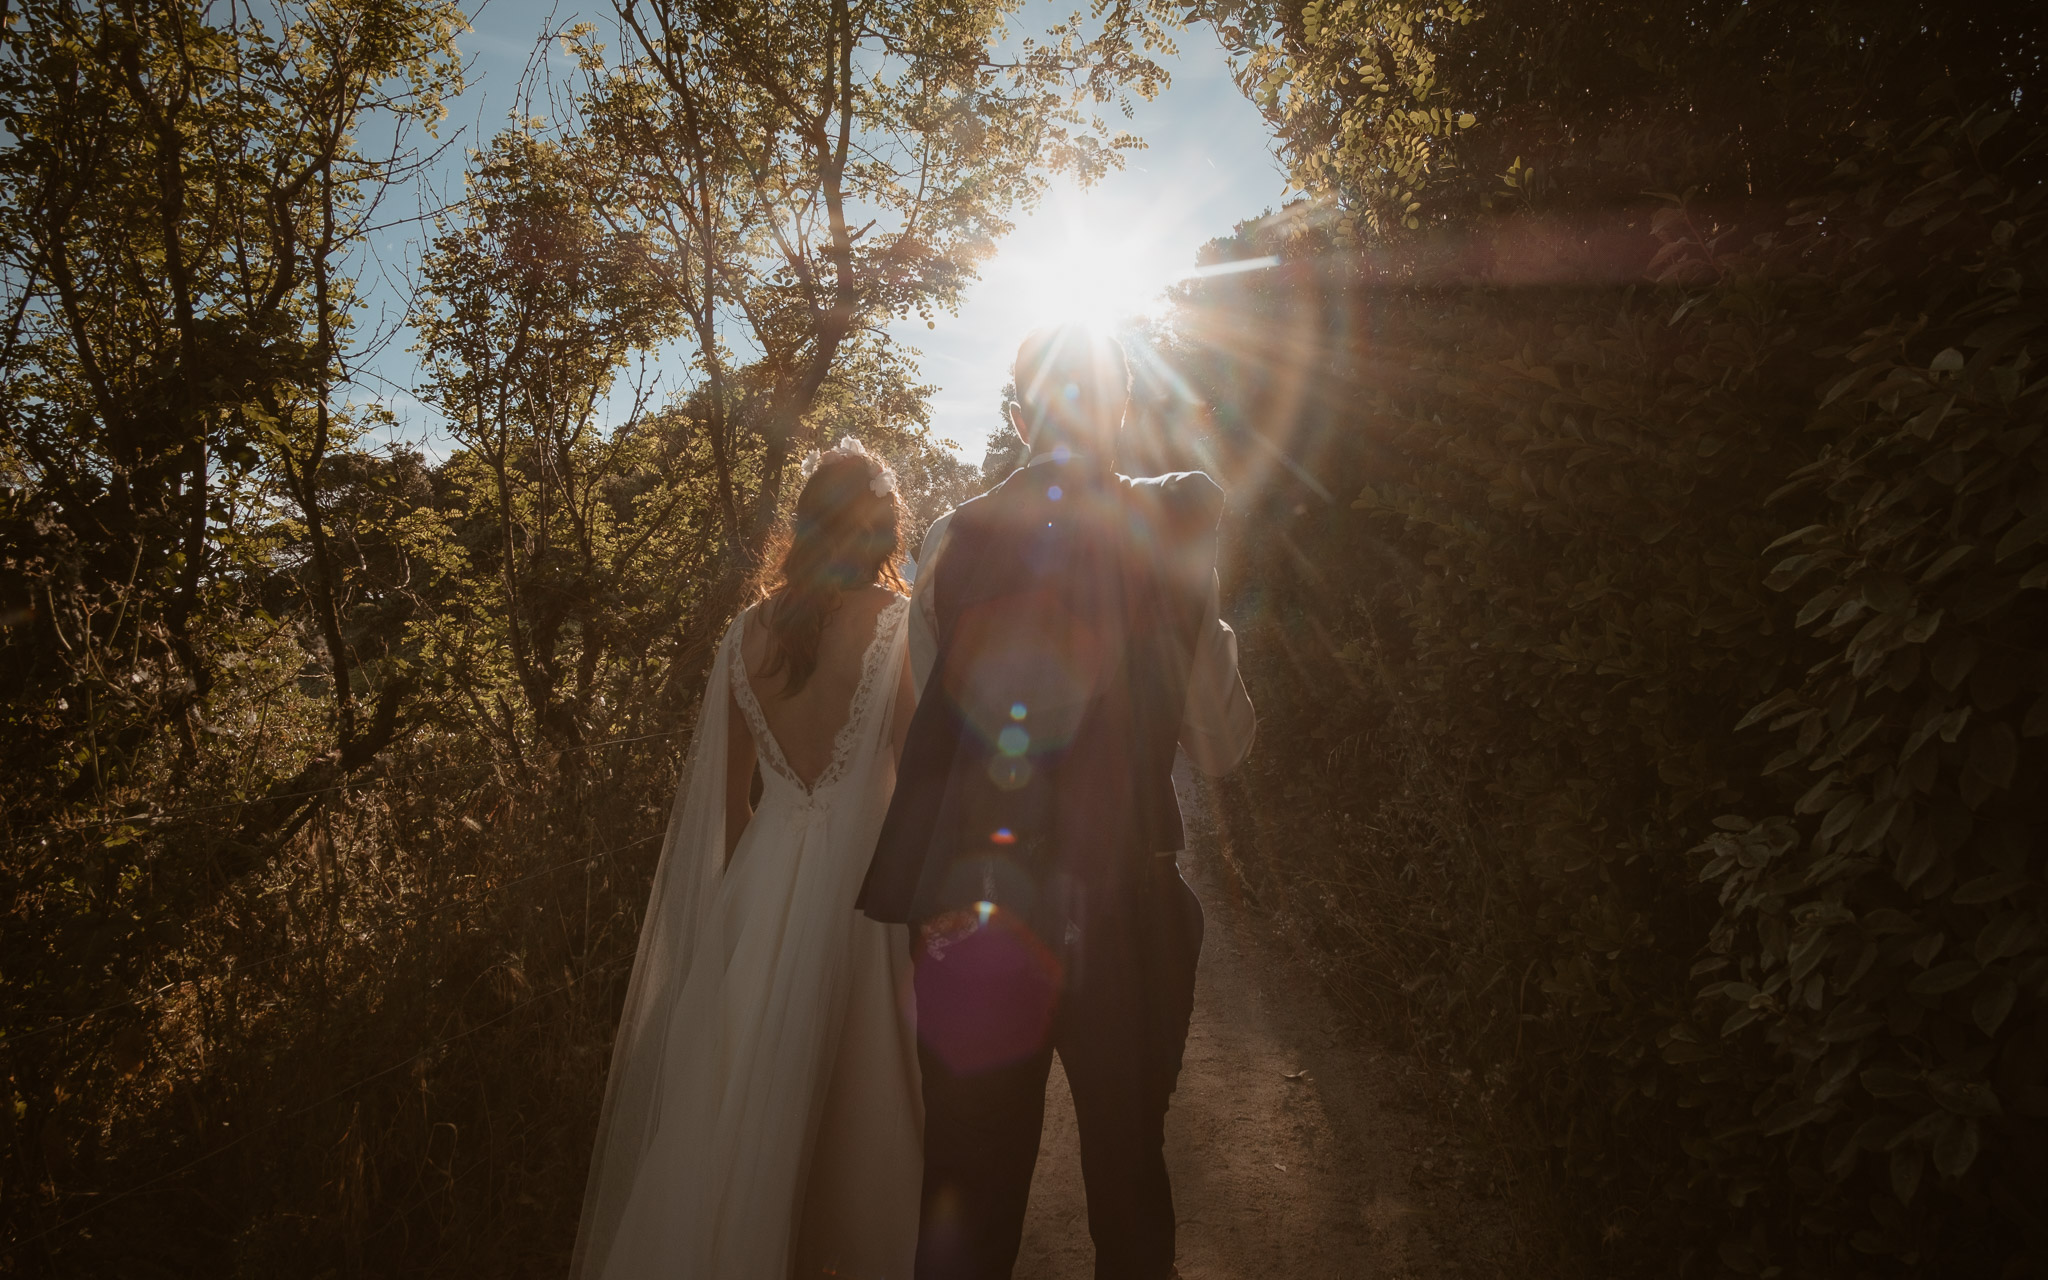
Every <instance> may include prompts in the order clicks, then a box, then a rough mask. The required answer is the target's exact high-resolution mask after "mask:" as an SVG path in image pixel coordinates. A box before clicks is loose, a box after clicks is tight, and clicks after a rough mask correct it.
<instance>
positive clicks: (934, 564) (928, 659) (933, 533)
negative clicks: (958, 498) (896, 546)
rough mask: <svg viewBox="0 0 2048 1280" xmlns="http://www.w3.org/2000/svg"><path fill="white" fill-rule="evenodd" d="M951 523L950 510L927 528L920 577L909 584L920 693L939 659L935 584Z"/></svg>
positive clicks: (913, 669)
mask: <svg viewBox="0 0 2048 1280" xmlns="http://www.w3.org/2000/svg"><path fill="white" fill-rule="evenodd" d="M952 523H953V513H952V512H950V511H948V512H947V513H946V514H945V515H942V516H940V517H939V518H938V519H936V520H934V521H932V527H931V528H929V529H927V530H925V535H924V544H923V545H922V546H920V547H919V548H918V549H917V577H916V579H915V580H914V581H912V582H911V584H910V637H909V642H910V684H911V688H912V689H913V690H914V691H915V692H916V693H917V694H918V695H919V696H922V695H923V693H924V682H925V681H926V680H927V679H928V678H930V676H931V674H932V665H933V664H934V663H936V662H937V661H938V659H939V604H938V598H937V597H936V596H934V595H933V594H932V583H933V582H934V581H935V580H936V579H937V577H938V567H939V553H940V552H941V551H943V550H945V546H946V529H947V527H948V526H950V525H951V524H952Z"/></svg>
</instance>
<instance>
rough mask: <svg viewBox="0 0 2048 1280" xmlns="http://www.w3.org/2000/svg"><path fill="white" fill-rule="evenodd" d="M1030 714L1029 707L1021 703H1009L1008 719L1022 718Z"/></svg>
mask: <svg viewBox="0 0 2048 1280" xmlns="http://www.w3.org/2000/svg"><path fill="white" fill-rule="evenodd" d="M1030 714H1031V708H1029V707H1027V706H1025V705H1024V704H1023V703H1021V702H1013V703H1011V704H1010V719H1012V720H1022V719H1023V718H1024V717H1025V716H1028V715H1030Z"/></svg>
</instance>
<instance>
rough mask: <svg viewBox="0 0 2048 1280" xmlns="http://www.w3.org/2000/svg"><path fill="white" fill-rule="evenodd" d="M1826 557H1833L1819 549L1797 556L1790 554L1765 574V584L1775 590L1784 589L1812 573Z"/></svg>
mask: <svg viewBox="0 0 2048 1280" xmlns="http://www.w3.org/2000/svg"><path fill="white" fill-rule="evenodd" d="M1826 558H1832V557H1831V556H1828V555H1827V554H1826V553H1823V552H1818V551H1807V552H1802V553H1801V554H1799V555H1796V556H1788V557H1786V558H1785V559H1783V560H1780V561H1779V562H1778V563H1777V565H1776V566H1775V567H1774V568H1772V570H1771V571H1770V572H1769V573H1768V574H1765V575H1764V585H1765V586H1767V587H1769V588H1770V589H1771V590H1773V591H1783V590H1785V589H1786V588H1788V587H1791V586H1792V585H1793V584H1795V583H1797V582H1798V581H1799V580H1800V579H1801V578H1803V577H1805V576H1806V575H1807V574H1808V573H1811V572H1812V571H1813V570H1814V569H1815V568H1817V567H1818V566H1819V565H1820V564H1821V562H1822V560H1823V559H1826Z"/></svg>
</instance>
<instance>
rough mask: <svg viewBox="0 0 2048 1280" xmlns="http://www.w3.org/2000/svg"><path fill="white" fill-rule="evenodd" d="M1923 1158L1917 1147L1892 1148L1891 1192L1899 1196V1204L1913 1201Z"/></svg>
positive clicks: (1917, 1187)
mask: <svg viewBox="0 0 2048 1280" xmlns="http://www.w3.org/2000/svg"><path fill="white" fill-rule="evenodd" d="M1924 1159H1925V1157H1924V1156H1923V1154H1922V1153H1921V1150H1920V1148H1918V1147H1912V1146H1906V1147H1894V1148H1893V1149H1892V1194H1893V1195H1896V1196H1897V1197H1898V1198H1899V1203H1900V1204H1911V1203H1913V1193H1914V1192H1915V1191H1918V1190H1919V1189H1920V1168H1921V1164H1922V1162H1923V1161H1924Z"/></svg>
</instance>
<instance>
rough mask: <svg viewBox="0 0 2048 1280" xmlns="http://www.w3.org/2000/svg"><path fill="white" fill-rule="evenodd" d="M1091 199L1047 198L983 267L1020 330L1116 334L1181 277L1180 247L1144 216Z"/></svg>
mask: <svg viewBox="0 0 2048 1280" xmlns="http://www.w3.org/2000/svg"><path fill="white" fill-rule="evenodd" d="M1093 195H1095V193H1094V192H1085V191H1077V190H1074V189H1072V188H1061V189H1058V190H1056V191H1055V192H1053V193H1052V194H1051V195H1050V196H1049V197H1048V198H1047V200H1046V203H1045V204H1044V205H1043V206H1041V207H1040V208H1039V209H1038V210H1037V211H1036V212H1035V216H1033V217H1032V218H1031V219H1030V220H1029V221H1028V222H1027V223H1026V224H1025V225H1023V226H1021V227H1019V228H1018V231H1017V233H1016V235H1015V236H1014V237H1013V239H1012V240H1011V242H1010V243H1008V244H1006V245H1004V246H1003V248H1002V250H1001V252H1000V253H999V254H998V255H997V258H996V260H995V262H994V263H993V264H991V270H990V272H989V278H990V283H991V284H993V285H995V286H996V287H997V288H998V289H1000V290H1002V292H1003V294H1004V299H1003V300H1004V302H1005V304H1006V307H1005V309H1006V310H1011V311H1013V312H1014V313H1015V314H1017V315H1018V316H1019V318H1020V319H1023V320H1025V321H1026V323H1027V324H1029V325H1039V324H1055V323H1060V322H1068V321H1072V322H1079V323H1085V324H1088V325H1091V326H1094V327H1096V328H1099V329H1105V330H1114V329H1118V328H1121V327H1123V326H1124V325H1126V324H1128V323H1130V322H1131V321H1132V320H1133V319H1135V318H1138V317H1142V316H1147V315H1152V314H1155V313H1156V312H1157V311H1158V310H1160V309H1161V308H1162V307H1163V305H1164V295H1165V290H1166V287H1167V285H1168V284H1170V283H1172V281H1173V280H1174V278H1175V277H1176V276H1178V275H1180V274H1183V272H1182V271H1180V270H1176V268H1177V267H1179V266H1180V265H1181V264H1180V263H1179V262H1178V258H1179V257H1181V256H1182V253H1181V252H1176V250H1183V246H1180V245H1178V244H1175V243H1173V241H1172V238H1170V237H1167V236H1163V235H1161V234H1160V230H1161V228H1160V226H1159V220H1158V218H1157V217H1156V216H1154V215H1153V213H1152V211H1150V210H1146V209H1143V208H1138V209H1133V208H1130V207H1128V206H1127V205H1125V204H1124V203H1123V202H1110V201H1104V200H1100V199H1091V198H1090V197H1091V196H1093Z"/></svg>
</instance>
